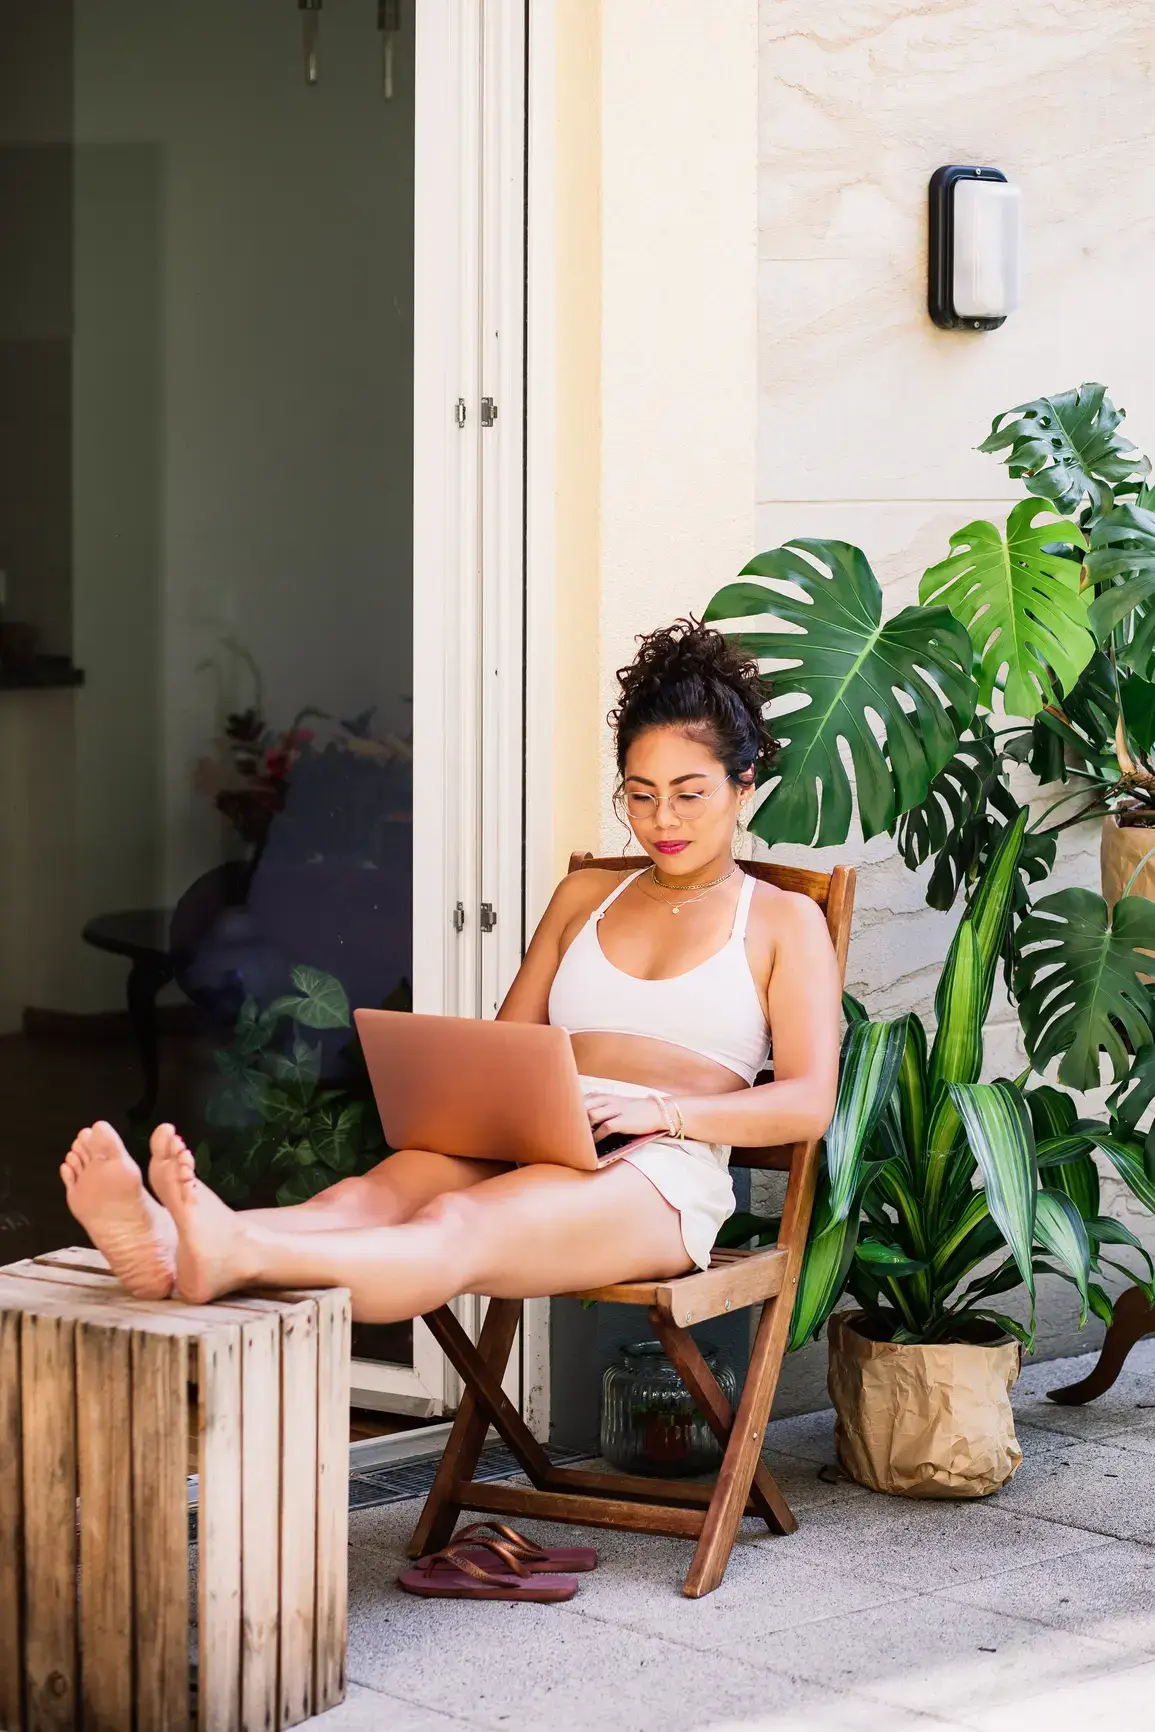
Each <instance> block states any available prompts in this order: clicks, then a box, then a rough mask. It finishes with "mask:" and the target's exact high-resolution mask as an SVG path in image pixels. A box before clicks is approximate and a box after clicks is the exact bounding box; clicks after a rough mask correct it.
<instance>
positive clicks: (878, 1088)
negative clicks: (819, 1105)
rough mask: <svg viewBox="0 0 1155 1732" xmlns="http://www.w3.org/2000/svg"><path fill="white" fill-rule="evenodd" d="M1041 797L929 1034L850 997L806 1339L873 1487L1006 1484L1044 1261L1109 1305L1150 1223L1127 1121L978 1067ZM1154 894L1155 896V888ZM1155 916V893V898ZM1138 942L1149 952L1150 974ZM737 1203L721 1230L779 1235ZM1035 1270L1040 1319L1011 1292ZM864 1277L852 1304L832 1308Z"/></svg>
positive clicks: (1014, 831)
mask: <svg viewBox="0 0 1155 1732" xmlns="http://www.w3.org/2000/svg"><path fill="white" fill-rule="evenodd" d="M1025 824H1026V819H1025V815H1020V816H1019V817H1018V818H1017V819H1016V821H1015V822H1014V824H1013V825H1011V826H1009V827H1008V829H1007V830H1006V833H1005V834H1004V836H1003V837H1002V840H1001V841H1000V843H999V845H998V847H997V849H996V851H995V854H994V857H993V859H992V861H991V863H990V867H989V869H988V870H987V871H986V873H985V874H984V876H983V877H982V879H981V881H980V883H979V885H978V888H977V890H976V892H975V893H974V895H973V897H972V899H971V902H970V905H969V906H968V908H967V911H966V914H965V917H964V918H963V919H962V921H961V922H960V924H959V926H958V929H957V931H956V933H955V936H954V940H953V942H952V944H951V948H950V952H949V954H948V956H947V960H946V963H945V965H944V968H943V973H942V977H941V980H940V983H939V988H938V993H937V996H936V1003H935V1007H936V1012H937V1018H938V1026H937V1029H936V1031H935V1034H934V1037H933V1039H932V1040H931V1041H929V1042H928V1040H927V1036H926V1032H925V1030H924V1029H923V1026H922V1023H921V1022H920V1021H919V1019H918V1018H917V1017H916V1016H914V1015H910V1016H905V1017H901V1018H898V1019H896V1020H893V1021H871V1020H870V1019H869V1018H868V1017H867V1016H866V1014H865V1012H864V1011H863V1010H862V1008H861V1006H859V1005H857V1004H855V1002H854V1001H853V1000H848V1013H849V1017H850V1024H849V1027H848V1030H847V1034H846V1039H845V1042H844V1046H843V1055H842V1065H841V1074H840V1081H839V1090H838V1100H837V1105H836V1108H835V1114H834V1119H833V1122H832V1124H831V1127H830V1130H829V1132H828V1134H827V1138H826V1147H825V1158H824V1168H823V1176H822V1180H821V1184H820V1190H819V1195H818V1199H817V1203H816V1207H815V1213H814V1218H813V1223H812V1226H811V1234H810V1241H809V1244H808V1246H807V1252H806V1260H805V1263H804V1266H803V1271H802V1278H801V1281H800V1284H799V1290H798V1295H797V1299H796V1302H795V1308H794V1315H793V1322H792V1329H791V1342H790V1344H791V1347H799V1346H801V1345H803V1344H804V1343H805V1342H806V1341H808V1340H810V1339H812V1338H813V1337H814V1336H815V1335H816V1334H817V1332H818V1331H819V1330H820V1329H821V1327H822V1325H823V1323H825V1322H826V1321H827V1320H828V1319H829V1320H830V1322H831V1331H830V1391H831V1396H832V1398H833V1400H834V1404H835V1410H836V1413H837V1431H836V1440H837V1447H838V1453H839V1457H840V1459H841V1461H842V1463H843V1466H844V1467H845V1468H846V1470H847V1472H848V1473H850V1474H851V1476H852V1477H853V1478H854V1479H856V1480H858V1481H859V1482H860V1483H861V1484H864V1485H867V1486H869V1487H871V1488H872V1489H874V1490H878V1491H887V1492H896V1493H903V1494H905V1495H907V1496H916V1497H980V1496H985V1495H986V1494H987V1493H989V1492H992V1491H996V1490H997V1489H998V1488H999V1486H1001V1485H1003V1484H1005V1482H1006V1481H1007V1480H1008V1479H1009V1478H1010V1476H1011V1475H1012V1474H1013V1473H1014V1472H1015V1470H1016V1469H1017V1467H1018V1465H1019V1463H1020V1461H1021V1459H1022V1457H1021V1454H1020V1452H1019V1449H1018V1445H1017V1442H1016V1440H1015V1435H1014V1422H1013V1418H1012V1415H1011V1409H1010V1402H1009V1399H1008V1395H1009V1390H1010V1387H1011V1385H1012V1384H1013V1382H1014V1380H1015V1378H1016V1376H1017V1374H1018V1362H1019V1346H1020V1345H1022V1346H1027V1347H1029V1346H1030V1345H1031V1344H1032V1342H1033V1337H1034V1298H1035V1278H1036V1276H1037V1275H1038V1274H1040V1273H1049V1274H1056V1275H1060V1276H1062V1277H1063V1278H1064V1279H1065V1280H1068V1281H1070V1282H1072V1283H1073V1284H1074V1286H1075V1287H1076V1289H1077V1291H1078V1293H1079V1298H1080V1310H1081V1321H1085V1319H1086V1316H1087V1313H1088V1310H1093V1311H1094V1312H1095V1314H1096V1315H1098V1316H1100V1317H1103V1318H1105V1319H1109V1318H1110V1316H1111V1302H1110V1299H1109V1298H1108V1296H1107V1294H1106V1292H1105V1291H1104V1289H1103V1288H1102V1286H1101V1285H1100V1283H1099V1281H1098V1280H1097V1279H1096V1276H1097V1275H1100V1274H1101V1272H1102V1269H1103V1267H1104V1266H1109V1267H1112V1268H1114V1267H1116V1266H1117V1265H1116V1264H1115V1262H1114V1259H1113V1256H1112V1252H1113V1250H1114V1248H1115V1247H1119V1246H1123V1247H1130V1248H1132V1249H1133V1250H1134V1251H1136V1252H1137V1253H1138V1255H1139V1257H1140V1259H1141V1260H1142V1264H1143V1270H1144V1273H1143V1274H1142V1275H1140V1276H1136V1275H1135V1273H1134V1271H1131V1270H1124V1272H1125V1273H1127V1274H1128V1275H1129V1276H1130V1277H1131V1278H1132V1279H1138V1280H1140V1282H1141V1283H1142V1284H1143V1285H1144V1286H1145V1288H1146V1290H1147V1291H1149V1292H1155V1289H1153V1288H1152V1287H1151V1282H1152V1280H1153V1279H1155V1270H1153V1269H1152V1265H1151V1260H1150V1258H1149V1257H1148V1255H1147V1253H1146V1251H1145V1250H1144V1248H1143V1246H1142V1244H1141V1243H1140V1241H1139V1240H1138V1239H1137V1238H1136V1237H1135V1235H1134V1234H1133V1233H1131V1231H1130V1230H1129V1229H1128V1228H1126V1227H1125V1226H1123V1225H1122V1224H1121V1223H1119V1222H1117V1221H1114V1220H1111V1219H1109V1218H1107V1217H1104V1216H1102V1215H1101V1214H1100V1213H1099V1191H1098V1173H1097V1169H1096V1167H1095V1163H1094V1160H1093V1158H1092V1151H1093V1150H1094V1149H1096V1148H1097V1149H1099V1150H1101V1151H1102V1152H1103V1153H1104V1154H1105V1155H1106V1156H1107V1158H1108V1159H1109V1160H1110V1161H1112V1162H1113V1164H1114V1165H1115V1167H1116V1168H1117V1170H1118V1171H1119V1172H1120V1174H1121V1176H1122V1177H1123V1178H1124V1180H1125V1181H1126V1182H1127V1183H1128V1184H1129V1185H1130V1186H1131V1188H1132V1189H1133V1190H1134V1191H1135V1192H1136V1194H1138V1195H1139V1196H1140V1197H1141V1198H1142V1200H1143V1201H1144V1202H1145V1203H1147V1204H1148V1206H1152V1205H1155V1185H1153V1184H1152V1183H1151V1181H1150V1179H1149V1178H1148V1176H1147V1172H1146V1168H1145V1165H1144V1160H1143V1151H1142V1149H1141V1147H1140V1146H1139V1145H1138V1144H1137V1142H1136V1141H1135V1139H1134V1138H1133V1136H1132V1134H1131V1133H1130V1132H1129V1131H1128V1129H1127V1127H1126V1126H1125V1125H1124V1124H1122V1123H1121V1122H1118V1121H1113V1122H1112V1124H1111V1125H1109V1126H1107V1127H1100V1126H1092V1125H1086V1124H1082V1123H1079V1122H1076V1119H1075V1110H1074V1107H1073V1104H1072V1103H1071V1101H1070V1100H1069V1098H1068V1097H1067V1096H1066V1095H1064V1094H1063V1093H1062V1092H1061V1091H1059V1090H1057V1089H1053V1088H1049V1087H1047V1086H1046V1085H1044V1086H1042V1087H1038V1088H1035V1089H1024V1088H1023V1087H1022V1086H1021V1081H1020V1082H1008V1081H999V1082H993V1083H980V1082H979V1081H978V1077H979V1074H980V1071H981V1067H982V1059H983V1042H982V1030H983V1024H984V1022H985V1019H986V1015H987V1012H988V1009H989V1007H990V1001H991V994H992V990H993V987H994V981H995V975H996V972H997V968H998V963H999V959H1000V955H1001V952H1002V948H1003V941H1004V938H1005V934H1006V929H1007V925H1008V921H1009V919H1010V915H1011V910H1012V905H1013V901H1014V896H1015V889H1016V884H1017V881H1018V868H1019V862H1020V853H1021V849H1022V841H1023V834H1024V830H1025ZM1144 906H1145V907H1147V908H1150V905H1147V904H1144ZM1150 912H1151V916H1152V920H1153V921H1155V909H1151V910H1150ZM1140 965H1141V959H1140V958H1138V957H1137V956H1135V955H1133V956H1132V959H1131V969H1132V973H1133V975H1135V976H1136V977H1137V971H1138V968H1139V967H1140ZM776 1230H777V1223H776V1222H774V1221H770V1220H760V1219H759V1218H757V1217H754V1216H749V1215H746V1216H742V1217H736V1218H735V1219H734V1221H733V1222H732V1223H730V1224H729V1225H728V1227H727V1229H724V1230H723V1238H722V1239H721V1240H720V1243H729V1244H737V1243H745V1242H747V1241H748V1240H749V1239H750V1238H751V1237H754V1236H755V1235H757V1236H763V1237H766V1238H769V1237H771V1236H772V1235H774V1234H775V1233H776ZM1019 1286H1022V1287H1023V1288H1025V1290H1026V1292H1027V1294H1028V1296H1029V1299H1030V1321H1029V1323H1028V1324H1026V1325H1024V1324H1022V1323H1021V1322H1019V1321H1017V1320H1016V1319H1015V1318H1013V1317H1010V1316H1008V1315H1006V1313H1005V1312H1003V1311H1002V1310H1000V1309H997V1308H996V1302H997V1298H998V1295H1000V1294H1002V1293H1004V1292H1007V1291H1009V1290H1011V1289H1012V1288H1016V1287H1019ZM846 1291H849V1292H850V1293H851V1294H852V1296H853V1297H854V1299H855V1300H856V1301H857V1304H858V1307H859V1309H858V1311H857V1312H856V1313H855V1314H854V1315H852V1316H847V1315H845V1314H841V1313H840V1314H838V1316H837V1317H833V1316H832V1313H833V1312H834V1307H835V1305H836V1304H837V1303H838V1301H839V1299H840V1298H841V1297H842V1295H843V1293H844V1292H846Z"/></svg>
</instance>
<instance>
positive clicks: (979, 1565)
mask: <svg viewBox="0 0 1155 1732" xmlns="http://www.w3.org/2000/svg"><path fill="white" fill-rule="evenodd" d="M1075 1447H1078V1446H1075ZM1057 1459H1062V1458H1061V1457H1051V1456H1045V1457H1043V1458H1042V1460H1041V1463H1040V1465H1039V1466H1037V1467H1035V1468H1032V1469H1031V1470H1030V1471H1029V1472H1028V1471H1027V1470H1026V1469H1025V1468H1024V1469H1020V1472H1019V1474H1018V1476H1017V1479H1016V1480H1013V1481H1012V1482H1011V1486H1009V1487H1007V1488H1006V1489H1005V1490H1003V1491H1001V1492H998V1493H996V1494H995V1497H994V1498H991V1499H983V1500H971V1501H967V1502H958V1503H954V1502H934V1501H931V1500H926V1501H919V1500H916V1499H913V1498H891V1497H883V1496H869V1497H868V1498H867V1499H866V1500H865V1502H862V1501H859V1500H855V1501H853V1502H851V1501H849V1500H848V1501H847V1503H846V1504H845V1505H842V1506H839V1507H834V1508H831V1507H827V1508H826V1509H820V1510H817V1511H815V1513H814V1514H813V1515H812V1516H811V1517H810V1519H809V1520H808V1521H806V1522H803V1523H802V1525H801V1526H800V1528H799V1530H798V1532H797V1533H796V1534H793V1535H792V1536H791V1539H790V1545H791V1546H792V1547H796V1548H797V1550H798V1553H799V1558H800V1561H805V1562H807V1563H811V1564H814V1565H817V1566H818V1567H820V1568H822V1569H825V1570H828V1571H831V1572H837V1571H841V1570H842V1569H855V1568H858V1567H864V1568H866V1569H869V1571H870V1572H871V1573H872V1574H873V1575H874V1577H875V1578H876V1580H877V1581H878V1582H879V1583H880V1585H881V1584H886V1585H887V1586H888V1587H891V1588H897V1589H900V1590H905V1591H906V1592H909V1593H913V1592H922V1591H930V1590H933V1589H934V1588H938V1587H942V1586H945V1585H946V1584H948V1583H951V1582H960V1581H962V1582H966V1581H975V1580H977V1579H978V1578H979V1577H980V1576H990V1575H995V1574H997V1573H998V1572H999V1571H1001V1570H1008V1569H1014V1568H1015V1567H1016V1566H1018V1565H1020V1564H1025V1563H1031V1562H1034V1561H1036V1560H1041V1559H1043V1558H1053V1557H1059V1556H1061V1555H1062V1554H1063V1553H1065V1552H1077V1551H1083V1550H1086V1549H1087V1548H1088V1547H1089V1546H1092V1545H1094V1544H1095V1543H1096V1541H1095V1536H1094V1535H1090V1534H1087V1533H1083V1532H1079V1531H1075V1530H1072V1529H1068V1528H1064V1527H1062V1526H1061V1525H1059V1523H1058V1521H1054V1520H1052V1521H1040V1520H1037V1519H1036V1518H1035V1517H1034V1516H1032V1515H1030V1514H1027V1513H1026V1512H1024V1511H1020V1510H1018V1509H1014V1508H1013V1507H1008V1505H1007V1503H1006V1500H1007V1498H1008V1496H1009V1494H1010V1491H1011V1489H1012V1488H1013V1486H1014V1485H1016V1484H1017V1483H1018V1481H1019V1480H1024V1479H1026V1480H1031V1479H1033V1478H1034V1477H1035V1475H1036V1474H1041V1473H1042V1472H1043V1469H1044V1464H1046V1463H1049V1462H1051V1461H1052V1460H1057ZM1132 1459H1133V1460H1135V1461H1138V1460H1139V1457H1137V1456H1136V1457H1133V1458H1132Z"/></svg>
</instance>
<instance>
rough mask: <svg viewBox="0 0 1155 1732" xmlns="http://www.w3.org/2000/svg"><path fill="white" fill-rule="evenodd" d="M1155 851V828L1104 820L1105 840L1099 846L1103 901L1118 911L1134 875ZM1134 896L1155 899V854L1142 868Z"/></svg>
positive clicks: (1134, 887)
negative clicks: (1152, 851) (1144, 858)
mask: <svg viewBox="0 0 1155 1732" xmlns="http://www.w3.org/2000/svg"><path fill="white" fill-rule="evenodd" d="M1152 848H1155V825H1148V824H1126V825H1122V824H1119V823H1118V822H1117V820H1116V819H1114V818H1111V817H1107V818H1104V819H1103V836H1102V840H1101V841H1100V843H1099V876H1100V879H1101V881H1102V885H1103V900H1104V901H1105V902H1106V903H1107V905H1108V907H1110V908H1114V906H1115V904H1116V902H1118V900H1119V898H1120V896H1122V894H1123V892H1124V891H1125V890H1126V888H1127V884H1128V880H1129V879H1130V877H1131V874H1132V872H1134V870H1135V868H1136V867H1137V866H1138V865H1139V862H1140V860H1142V858H1143V856H1144V854H1146V853H1147V852H1148V851H1149V850H1150V849H1152ZM1131 894H1132V895H1133V896H1148V897H1151V898H1153V899H1155V854H1153V855H1152V857H1151V859H1150V860H1148V862H1147V864H1146V865H1145V866H1144V867H1142V868H1141V870H1140V872H1139V876H1138V877H1137V878H1136V880H1135V882H1134V884H1132V886H1131Z"/></svg>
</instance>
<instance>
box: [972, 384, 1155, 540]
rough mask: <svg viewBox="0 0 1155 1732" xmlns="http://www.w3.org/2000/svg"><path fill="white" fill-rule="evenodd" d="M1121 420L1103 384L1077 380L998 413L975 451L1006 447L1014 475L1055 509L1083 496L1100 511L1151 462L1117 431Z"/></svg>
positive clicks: (1065, 507)
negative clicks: (1076, 384)
mask: <svg viewBox="0 0 1155 1732" xmlns="http://www.w3.org/2000/svg"><path fill="white" fill-rule="evenodd" d="M1122 420H1123V411H1122V410H1120V409H1116V408H1115V405H1114V404H1113V403H1112V401H1111V399H1110V398H1109V397H1108V395H1107V388H1106V386H1105V385H1097V384H1093V383H1092V384H1086V385H1080V386H1079V388H1078V390H1077V391H1061V392H1060V393H1059V395H1058V396H1057V397H1036V398H1035V399H1034V400H1033V401H1032V402H1030V403H1020V404H1019V405H1018V407H1017V408H1015V409H1007V410H1004V411H1003V412H1002V414H1000V415H996V416H995V418H994V421H993V422H992V423H991V430H990V433H989V434H988V435H987V437H986V438H985V439H984V440H983V442H982V444H981V445H980V446H979V450H980V451H1004V450H1006V451H1007V456H1006V458H1005V462H1006V465H1007V468H1008V470H1009V471H1010V473H1011V475H1012V476H1013V477H1014V478H1015V480H1016V481H1017V480H1019V479H1022V480H1024V481H1025V482H1026V484H1027V491H1028V492H1029V493H1034V494H1036V495H1037V496H1038V497H1039V498H1040V499H1049V500H1050V501H1051V502H1052V503H1053V505H1054V506H1055V508H1056V509H1057V510H1059V511H1075V510H1076V509H1077V508H1078V507H1079V505H1081V504H1082V501H1083V498H1084V496H1087V497H1089V498H1090V501H1091V504H1092V505H1093V506H1094V508H1095V510H1096V511H1101V510H1102V509H1103V508H1104V507H1105V506H1107V507H1109V506H1110V504H1111V502H1112V498H1113V491H1112V490H1113V489H1117V488H1118V487H1120V486H1121V485H1123V484H1126V483H1134V482H1135V481H1136V480H1138V479H1141V478H1142V477H1143V476H1144V475H1146V474H1147V473H1148V472H1149V470H1150V467H1151V466H1150V464H1149V463H1148V462H1147V459H1146V458H1145V457H1143V456H1141V455H1140V454H1139V452H1137V451H1136V449H1135V447H1134V446H1133V445H1131V444H1129V443H1128V441H1127V440H1126V439H1123V438H1121V437H1120V436H1119V434H1118V432H1117V431H1116V429H1117V428H1118V426H1119V424H1120V422H1121V421H1122ZM1008 447H1009V449H1008Z"/></svg>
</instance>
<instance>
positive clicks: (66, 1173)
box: [60, 1161, 76, 1187]
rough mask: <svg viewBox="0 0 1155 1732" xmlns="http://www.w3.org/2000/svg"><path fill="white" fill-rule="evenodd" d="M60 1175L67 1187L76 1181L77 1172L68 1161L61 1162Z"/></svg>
mask: <svg viewBox="0 0 1155 1732" xmlns="http://www.w3.org/2000/svg"><path fill="white" fill-rule="evenodd" d="M60 1177H61V1178H62V1179H63V1180H64V1183H65V1186H66V1187H71V1186H72V1185H74V1184H75V1183H76V1174H75V1173H74V1172H73V1170H72V1168H71V1167H70V1166H69V1164H68V1162H67V1161H64V1162H62V1164H61V1168H60Z"/></svg>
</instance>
